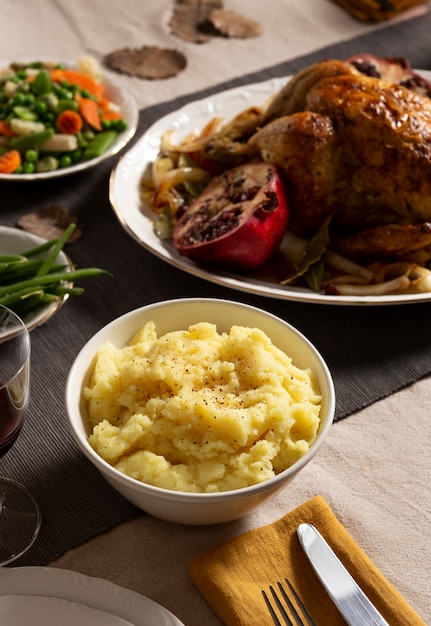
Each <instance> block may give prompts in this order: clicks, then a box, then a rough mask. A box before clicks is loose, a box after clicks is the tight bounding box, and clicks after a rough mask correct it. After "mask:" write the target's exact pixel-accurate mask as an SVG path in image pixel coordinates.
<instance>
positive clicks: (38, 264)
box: [0, 224, 108, 330]
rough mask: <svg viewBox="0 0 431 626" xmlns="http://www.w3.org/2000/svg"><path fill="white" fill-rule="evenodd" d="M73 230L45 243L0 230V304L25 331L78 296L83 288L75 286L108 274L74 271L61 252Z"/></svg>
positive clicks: (26, 234)
mask: <svg viewBox="0 0 431 626" xmlns="http://www.w3.org/2000/svg"><path fill="white" fill-rule="evenodd" d="M75 227H76V226H75V224H71V225H70V226H69V227H68V228H66V230H65V231H64V232H63V234H62V235H61V236H60V237H58V238H54V239H50V240H47V239H43V238H42V237H39V236H38V235H34V234H32V233H29V232H27V231H24V230H21V229H19V228H11V227H8V226H0V304H2V305H3V306H6V307H8V308H9V309H11V310H13V311H15V313H17V315H19V316H20V317H21V319H22V320H23V321H24V322H25V324H26V326H27V328H28V329H29V330H33V329H34V328H36V326H40V325H41V324H43V323H45V322H46V321H47V320H48V319H49V318H50V317H52V315H54V313H56V312H57V311H58V309H59V308H60V307H61V306H62V305H63V304H64V303H65V302H66V300H67V299H68V298H69V297H71V296H81V295H82V294H83V293H84V288H83V287H82V285H81V284H79V285H78V284H77V283H81V281H82V280H83V279H87V278H94V277H97V276H100V275H102V274H108V272H107V271H105V270H103V269H100V268H97V267H87V268H79V269H76V268H75V266H74V264H73V262H72V261H71V259H70V258H69V256H68V255H67V254H66V253H65V252H64V250H63V248H64V245H65V244H66V242H67V240H68V239H69V237H70V235H71V234H72V232H73V230H74V229H75Z"/></svg>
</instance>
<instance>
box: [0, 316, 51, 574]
mask: <svg viewBox="0 0 431 626" xmlns="http://www.w3.org/2000/svg"><path fill="white" fill-rule="evenodd" d="M29 397H30V334H29V332H28V330H27V328H26V326H25V324H24V322H23V321H22V320H21V319H20V318H19V317H18V316H17V315H16V314H15V313H13V311H10V310H9V309H7V308H6V307H3V306H0V459H1V458H2V457H3V456H4V455H5V454H6V453H7V452H8V451H9V450H10V448H11V447H12V445H13V444H14V443H15V441H16V440H17V438H18V435H19V434H20V432H21V429H22V426H23V424H24V420H25V418H26V415H27V411H28V404H29ZM0 474H2V472H1V463H0ZM40 522H41V515H40V510H39V507H38V505H37V503H36V501H35V500H34V498H33V496H32V495H31V493H30V492H29V491H28V489H27V488H26V487H24V485H21V484H20V483H18V482H16V481H15V480H14V479H13V478H3V477H2V476H0V566H2V565H7V564H8V563H11V562H12V561H15V560H16V559H18V558H19V557H20V556H22V555H23V554H24V553H25V552H26V551H27V550H28V549H29V548H30V547H31V546H32V545H33V543H34V541H35V539H36V537H37V535H38V533H39V529H40Z"/></svg>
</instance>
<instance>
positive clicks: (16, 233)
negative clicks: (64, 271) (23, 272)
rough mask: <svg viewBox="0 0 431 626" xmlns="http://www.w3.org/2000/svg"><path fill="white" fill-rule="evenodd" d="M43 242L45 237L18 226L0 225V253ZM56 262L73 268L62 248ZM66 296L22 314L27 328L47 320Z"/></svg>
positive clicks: (16, 251)
mask: <svg viewBox="0 0 431 626" xmlns="http://www.w3.org/2000/svg"><path fill="white" fill-rule="evenodd" d="M43 243H46V239H43V238H42V237H39V236H38V235H34V234H33V233H28V232H27V231H25V230H21V229H20V228H13V227H9V226H0V255H7V254H21V253H22V252H26V251H27V250H30V249H31V248H35V247H36V246H40V245H42V244H43ZM47 254H48V252H44V253H42V254H41V257H42V258H44V257H46V256H47ZM56 263H59V264H61V265H65V266H67V267H69V269H70V270H72V269H73V263H72V261H71V260H70V259H69V257H68V256H67V255H66V254H65V253H64V252H63V250H61V251H60V253H59V255H58V257H57V258H56ZM68 298H69V296H68V295H67V294H66V295H64V296H63V297H62V298H60V300H58V301H57V302H52V303H51V304H44V305H41V306H38V307H37V308H36V309H34V311H31V312H30V313H27V315H24V316H23V322H24V323H25V325H26V326H27V328H28V330H33V329H34V328H36V326H40V325H41V324H44V323H45V322H47V321H48V320H49V319H50V318H51V317H52V316H53V315H54V313H56V312H57V311H58V309H59V308H60V307H61V306H62V305H63V304H64V303H65V302H66V300H67V299H68Z"/></svg>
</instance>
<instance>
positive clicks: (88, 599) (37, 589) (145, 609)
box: [0, 567, 184, 626]
mask: <svg viewBox="0 0 431 626" xmlns="http://www.w3.org/2000/svg"><path fill="white" fill-rule="evenodd" d="M18 596H22V598H19V597H18ZM31 597H33V600H32V599H31ZM5 598H6V599H5ZM41 598H51V600H50V601H49V602H48V601H46V600H45V601H43V600H42V599H41ZM2 599H3V607H4V611H6V609H7V607H8V605H9V607H10V603H11V602H13V601H14V599H16V601H17V606H18V601H19V603H20V604H21V602H22V603H23V604H24V603H25V604H26V605H27V607H26V608H27V610H31V609H33V614H32V615H31V619H30V618H29V620H28V621H27V622H22V624H19V626H22V625H23V624H29V625H30V624H32V625H34V626H39V625H40V626H42V625H43V626H51V622H46V623H44V622H43V621H41V615H43V613H44V614H45V615H50V617H51V616H53V615H55V614H56V615H57V624H61V626H69V622H68V621H67V619H68V617H67V612H63V613H61V614H60V613H59V611H60V610H61V607H62V605H63V607H65V606H66V605H65V602H66V603H71V604H70V605H69V607H68V608H69V609H71V610H73V613H72V615H73V614H75V615H76V617H77V619H76V621H75V624H79V625H80V626H132V625H133V626H184V624H183V623H182V622H180V620H179V619H177V618H176V617H175V615H173V614H172V613H171V612H170V611H168V610H167V609H165V608H164V607H162V606H161V605H160V604H158V603H157V602H154V600H151V599H150V598H147V597H145V596H143V595H141V594H139V593H137V592H135V591H130V590H129V589H126V588H125V587H120V586H119V585H116V584H114V583H111V582H109V581H107V580H104V579H102V578H95V577H93V576H86V575H84V574H80V573H78V572H73V571H70V570H65V569H58V568H54V567H17V568H0V623H1V624H5V625H6V624H8V626H18V623H16V624H15V622H12V623H10V622H8V621H5V620H3V619H2V612H1V611H2V602H1V601H2ZM62 601H63V602H62ZM73 604H74V606H72V605H73ZM90 609H93V610H94V612H92V611H91V610H90ZM37 611H39V613H38V612H37ZM78 616H79V619H78ZM108 617H109V619H108ZM102 618H105V619H106V621H103V619H102ZM54 623H55V622H52V626H54ZM70 626H72V622H70Z"/></svg>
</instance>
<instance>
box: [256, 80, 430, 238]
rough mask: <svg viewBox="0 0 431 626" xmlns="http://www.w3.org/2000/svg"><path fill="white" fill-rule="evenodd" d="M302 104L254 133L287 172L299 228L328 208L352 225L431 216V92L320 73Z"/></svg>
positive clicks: (264, 153)
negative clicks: (430, 94) (317, 174)
mask: <svg viewBox="0 0 431 626" xmlns="http://www.w3.org/2000/svg"><path fill="white" fill-rule="evenodd" d="M314 75H315V77H316V78H317V73H316V71H315V73H314ZM304 108H305V110H304V111H303V112H302V113H301V114H298V113H294V114H292V115H289V116H284V117H281V118H278V119H275V120H274V121H272V122H270V123H268V124H267V125H265V126H264V127H263V128H262V129H260V130H259V131H258V132H257V133H256V134H255V135H254V136H253V137H251V139H250V140H249V143H250V145H251V147H252V148H258V149H259V151H260V155H261V157H262V158H263V160H265V161H270V162H272V163H275V164H277V165H279V167H281V168H282V169H283V171H284V172H285V174H286V177H287V180H288V181H289V183H290V185H291V190H292V198H291V211H292V226H293V227H294V228H295V230H297V231H298V232H300V233H301V234H309V233H310V232H312V231H313V230H314V229H315V228H316V226H317V225H318V223H319V222H320V223H321V222H322V220H323V219H324V218H325V217H326V216H328V215H330V214H332V215H333V224H334V225H338V226H341V227H343V228H345V229H348V230H354V231H356V230H362V229H364V228H368V227H371V226H376V225H382V224H388V223H397V224H418V223H421V222H427V221H430V220H431V101H430V100H429V99H427V98H425V97H422V96H420V95H417V94H415V93H413V92H412V91H409V90H408V89H406V88H404V87H401V86H396V85H392V84H390V83H386V82H385V81H382V80H379V79H376V78H369V77H366V76H362V75H355V74H353V73H349V74H346V75H342V74H341V75H337V76H331V77H330V78H328V77H326V75H324V77H323V78H322V79H320V80H319V79H317V80H316V81H315V82H314V84H313V86H311V87H310V89H309V91H308V93H307V95H306V97H305V107H304ZM325 120H326V122H325ZM310 128H311V129H312V134H313V137H311V136H310ZM309 154H310V155H311V158H310V160H308V159H307V156H308V155H309ZM319 159H321V161H320V163H319ZM295 163H296V166H295ZM316 171H320V172H321V175H320V179H319V178H317V179H316V177H315V175H314V172H316ZM321 182H323V184H321ZM310 185H311V187H310Z"/></svg>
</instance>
